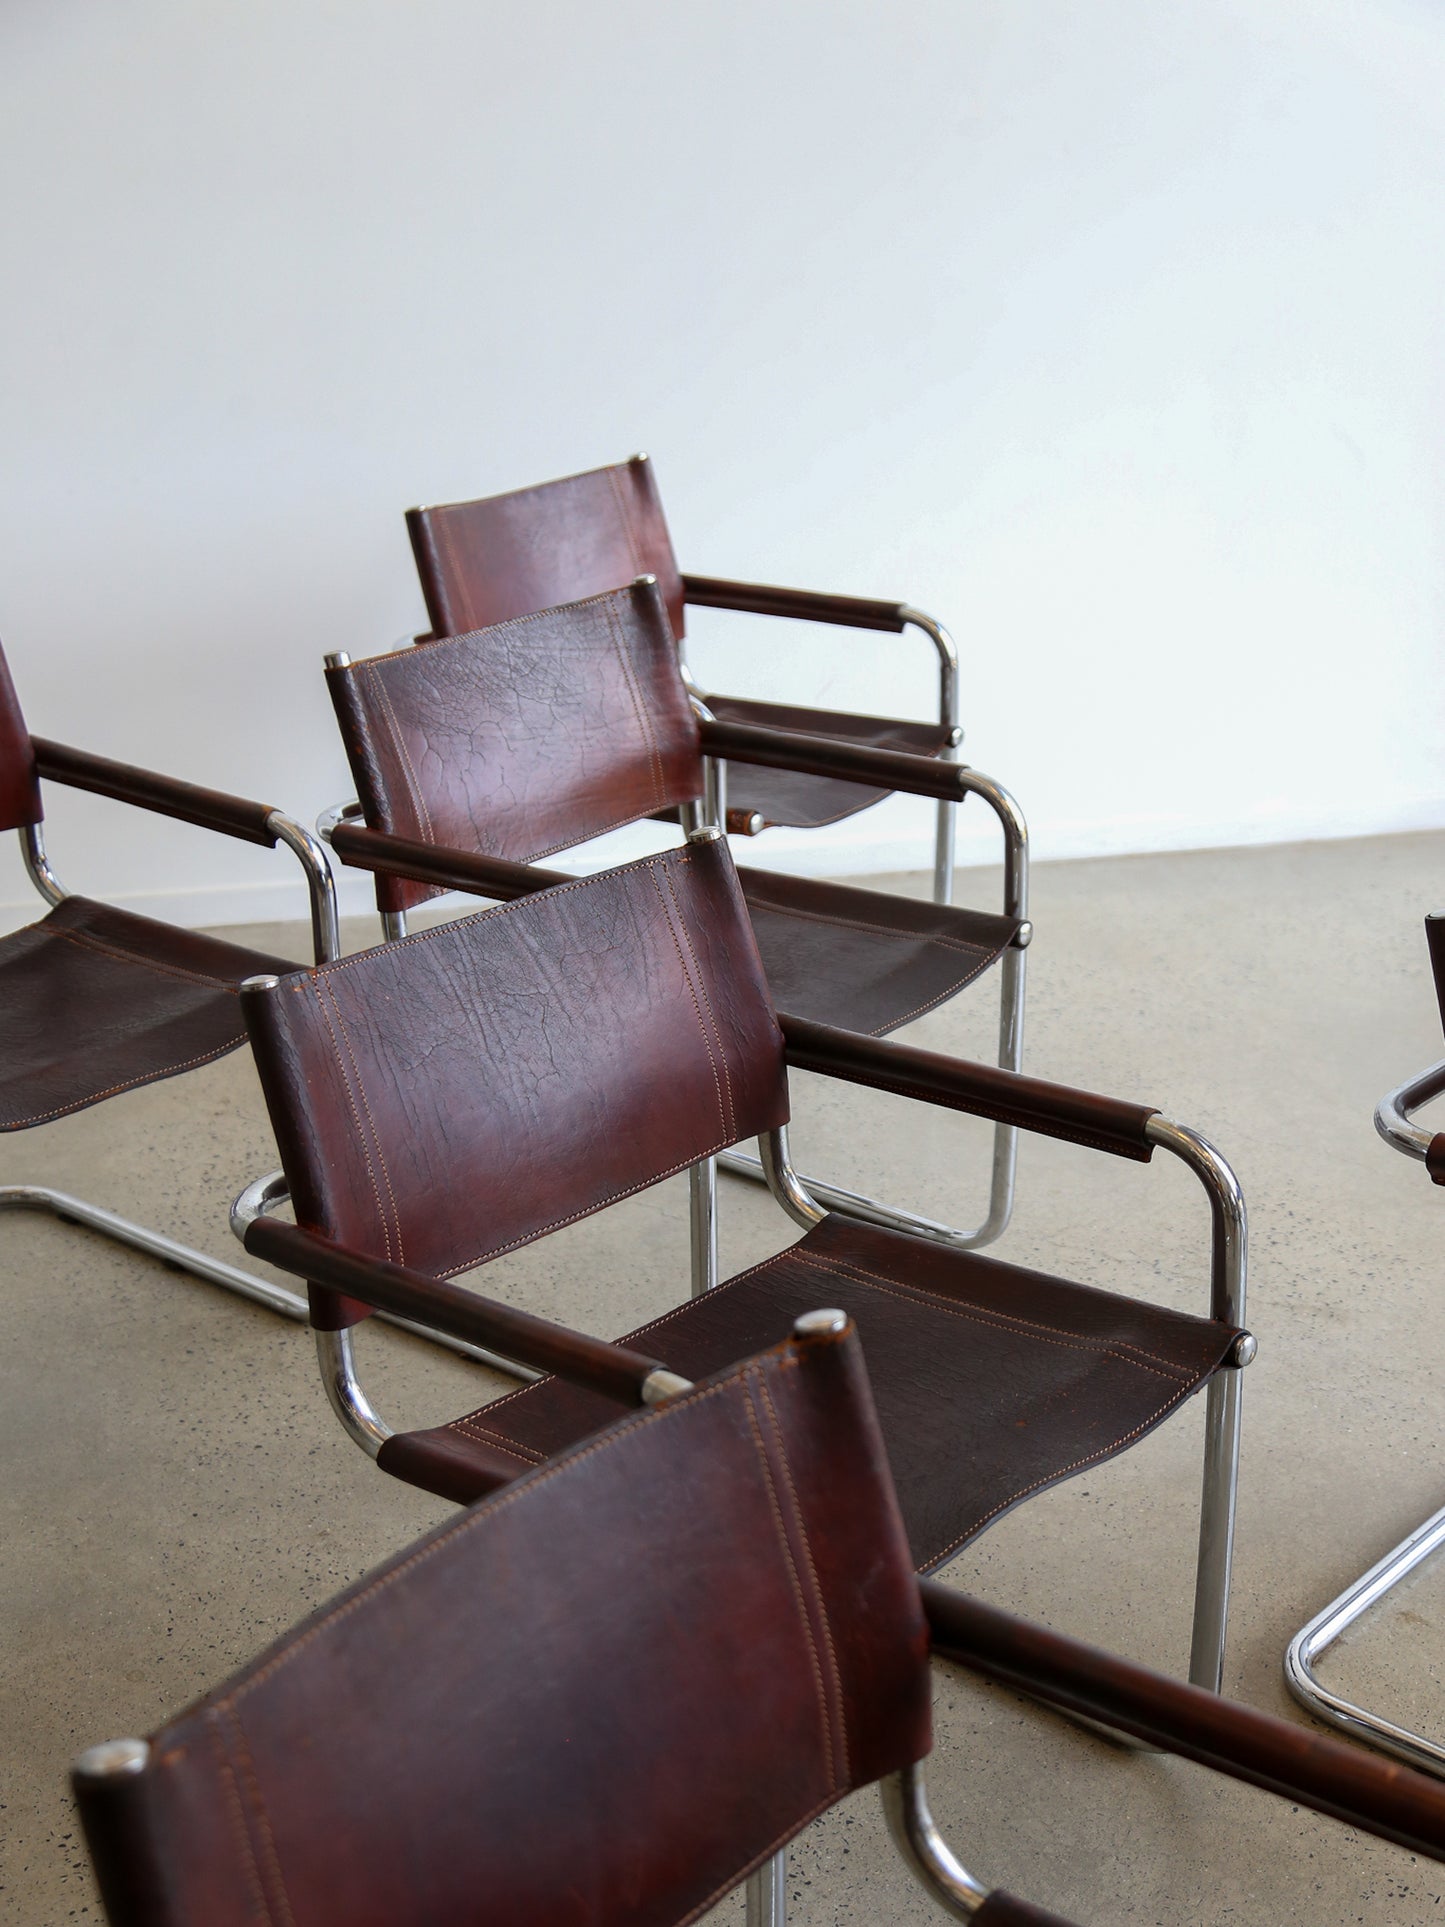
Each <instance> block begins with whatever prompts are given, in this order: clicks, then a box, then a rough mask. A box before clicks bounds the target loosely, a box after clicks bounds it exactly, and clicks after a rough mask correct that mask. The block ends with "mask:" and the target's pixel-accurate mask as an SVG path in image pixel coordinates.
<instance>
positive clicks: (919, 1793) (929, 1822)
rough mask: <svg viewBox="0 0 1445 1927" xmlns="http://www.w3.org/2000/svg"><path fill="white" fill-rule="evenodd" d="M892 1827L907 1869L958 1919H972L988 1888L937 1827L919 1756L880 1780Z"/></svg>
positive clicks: (945, 1909)
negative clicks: (977, 1878)
mask: <svg viewBox="0 0 1445 1927" xmlns="http://www.w3.org/2000/svg"><path fill="white" fill-rule="evenodd" d="M878 1790H879V1793H880V1794H881V1796H882V1799H883V1812H884V1814H885V1816H886V1818H887V1821H888V1831H889V1832H890V1833H891V1834H892V1835H893V1840H894V1843H895V1845H896V1846H897V1848H898V1851H899V1853H900V1854H901V1855H902V1857H903V1859H904V1860H905V1861H906V1862H907V1864H908V1868H909V1871H910V1872H911V1873H912V1874H913V1876H914V1878H915V1879H916V1880H917V1881H918V1882H919V1884H920V1885H921V1886H923V1887H924V1888H926V1889H927V1891H928V1892H929V1893H930V1894H931V1895H932V1896H933V1898H934V1900H936V1901H937V1902H938V1904H939V1906H940V1907H941V1908H942V1909H943V1911H944V1912H945V1913H947V1914H951V1915H952V1916H953V1918H954V1919H955V1920H972V1919H973V1917H974V1915H975V1914H976V1913H977V1912H978V1910H979V1908H980V1907H981V1906H982V1905H983V1903H984V1901H985V1900H986V1899H987V1898H988V1891H987V1889H986V1888H985V1887H983V1886H981V1885H980V1884H979V1882H978V1881H977V1880H975V1879H974V1877H973V1875H972V1874H971V1873H970V1872H969V1871H968V1869H967V1867H965V1866H964V1865H963V1864H962V1862H961V1861H959V1860H958V1859H957V1858H956V1857H955V1855H954V1853H953V1850H952V1848H951V1847H950V1846H949V1844H948V1842H947V1841H946V1840H945V1839H944V1837H943V1835H942V1834H941V1833H940V1832H939V1830H938V1824H937V1822H936V1821H935V1820H934V1818H933V1813H932V1810H931V1809H930V1807H929V1804H928V1790H927V1788H926V1786H925V1785H924V1780H923V1767H922V1764H921V1763H918V1762H916V1763H915V1764H914V1765H912V1766H905V1767H903V1768H902V1769H901V1770H900V1771H899V1772H897V1773H890V1774H888V1776H887V1777H886V1778H885V1779H883V1780H880V1781H879V1783H878Z"/></svg>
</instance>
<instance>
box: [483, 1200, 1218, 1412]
mask: <svg viewBox="0 0 1445 1927" xmlns="http://www.w3.org/2000/svg"><path fill="white" fill-rule="evenodd" d="M678 1168H679V1169H681V1168H682V1167H681V1166H679V1167H678ZM785 1258H788V1259H793V1260H796V1261H798V1262H801V1263H805V1264H809V1265H811V1266H813V1268H814V1269H816V1270H819V1271H833V1272H835V1273H837V1274H839V1275H841V1276H845V1277H851V1279H852V1281H853V1282H854V1283H856V1284H861V1285H864V1286H865V1287H866V1288H867V1289H869V1290H872V1291H882V1292H887V1293H888V1294H889V1295H891V1296H894V1297H898V1298H902V1299H904V1300H905V1301H909V1300H913V1299H916V1298H921V1297H926V1298H927V1299H928V1302H929V1304H930V1305H931V1306H933V1307H934V1308H935V1309H937V1310H939V1311H945V1312H949V1313H951V1314H952V1315H953V1316H954V1317H957V1318H967V1319H969V1320H971V1321H972V1322H973V1323H975V1324H982V1325H988V1324H994V1323H995V1322H996V1324H997V1327H998V1328H1001V1329H1004V1330H1009V1329H1014V1328H1017V1330H1018V1333H1019V1335H1020V1336H1022V1337H1033V1338H1035V1339H1036V1340H1037V1342H1038V1343H1039V1344H1041V1345H1068V1346H1069V1347H1070V1349H1072V1350H1076V1351H1087V1352H1093V1353H1095V1354H1096V1355H1097V1354H1102V1355H1104V1356H1107V1357H1114V1358H1117V1359H1118V1360H1119V1362H1120V1363H1121V1364H1125V1365H1133V1366H1134V1367H1135V1368H1136V1369H1137V1370H1139V1371H1144V1372H1149V1373H1151V1375H1152V1376H1154V1377H1156V1378H1163V1377H1167V1378H1170V1379H1173V1380H1174V1381H1175V1382H1176V1383H1178V1382H1179V1381H1180V1380H1181V1379H1182V1378H1184V1377H1185V1376H1186V1374H1187V1368H1186V1367H1184V1366H1176V1365H1171V1364H1170V1362H1169V1361H1168V1360H1167V1359H1156V1358H1155V1354H1154V1353H1153V1352H1145V1351H1143V1350H1142V1349H1141V1348H1139V1347H1135V1346H1131V1345H1129V1344H1128V1341H1127V1340H1125V1341H1122V1343H1121V1342H1119V1341H1110V1340H1107V1339H1099V1340H1095V1341H1093V1342H1092V1343H1091V1342H1089V1341H1088V1340H1077V1339H1073V1340H1071V1339H1070V1338H1069V1337H1068V1336H1067V1335H1066V1334H1063V1333H1060V1334H1059V1335H1058V1336H1057V1337H1048V1336H1045V1334H1046V1333H1050V1332H1053V1331H1054V1330H1055V1328H1054V1327H1053V1326H1052V1325H1042V1326H1041V1325H1035V1324H1034V1323H1032V1322H1030V1321H1027V1320H1024V1319H1021V1318H1017V1317H1016V1315H1015V1314H1013V1313H1011V1312H986V1311H983V1310H981V1309H978V1308H974V1307H970V1306H965V1305H957V1304H954V1303H953V1302H952V1301H951V1300H949V1299H947V1298H944V1297H942V1296H941V1295H940V1294H939V1293H936V1292H931V1291H928V1290H927V1288H926V1287H921V1286H917V1285H913V1286H908V1287H899V1286H895V1285H890V1284H888V1283H887V1281H886V1280H883V1279H881V1278H877V1277H875V1275H874V1274H873V1273H871V1272H858V1273H852V1272H849V1271H848V1270H847V1269H846V1267H844V1266H843V1265H840V1264H838V1263H836V1262H834V1261H826V1260H823V1259H820V1258H815V1257H813V1256H812V1254H811V1253H809V1254H807V1255H806V1256H804V1255H803V1254H802V1253H801V1252H800V1250H799V1247H798V1246H797V1245H790V1246H789V1247H788V1249H787V1250H786V1251H780V1252H777V1253H775V1254H774V1255H773V1257H771V1258H764V1259H763V1260H762V1262H761V1263H760V1264H756V1265H753V1266H751V1267H750V1268H749V1269H748V1270H747V1271H740V1272H739V1273H738V1274H737V1276H736V1277H735V1278H729V1279H727V1280H726V1281H725V1282H724V1283H723V1284H720V1285H715V1286H714V1287H713V1289H712V1291H710V1292H708V1294H707V1297H708V1299H709V1300H711V1299H713V1298H714V1297H715V1295H716V1294H717V1293H718V1292H726V1291H730V1290H731V1289H732V1288H733V1287H734V1286H735V1285H740V1284H742V1283H743V1282H744V1281H745V1280H747V1279H749V1278H755V1277H757V1276H758V1274H759V1273H761V1272H764V1271H767V1270H768V1269H769V1267H770V1266H772V1265H775V1264H777V1263H778V1262H779V1260H780V1259H785ZM696 1303H697V1301H696V1300H695V1299H689V1300H688V1301H687V1303H686V1304H683V1305H676V1306H674V1307H673V1309H672V1310H671V1311H669V1312H664V1313H663V1315H662V1316H661V1317H660V1318H654V1319H653V1320H652V1322H651V1323H650V1324H647V1325H639V1326H638V1328H637V1330H636V1331H633V1332H629V1333H628V1334H627V1336H628V1338H629V1339H630V1340H635V1339H640V1338H645V1337H647V1336H648V1335H649V1334H650V1333H652V1332H655V1331H658V1330H659V1329H661V1327H662V1326H664V1325H670V1324H671V1323H672V1321H673V1320H674V1319H676V1318H683V1317H686V1316H687V1315H688V1313H690V1312H691V1311H692V1310H693V1309H694V1307H695V1305H696ZM1136 1351H1137V1352H1138V1354H1139V1355H1138V1356H1137V1357H1133V1356H1126V1355H1125V1353H1126V1352H1128V1353H1133V1352H1136ZM1144 1359H1154V1360H1155V1362H1154V1364H1152V1365H1146V1364H1145V1363H1143V1360H1144ZM1160 1368H1162V1369H1160ZM1188 1376H1189V1381H1190V1383H1193V1381H1194V1376H1195V1375H1193V1374H1188ZM531 1390H532V1387H531V1386H529V1385H523V1386H520V1387H519V1388H518V1389H517V1390H516V1391H514V1392H504V1393H503V1394H502V1396H501V1398H499V1399H493V1400H492V1401H491V1403H490V1404H489V1405H487V1406H484V1407H481V1408H480V1409H481V1410H484V1411H496V1410H497V1409H498V1407H499V1406H502V1405H506V1404H509V1403H510V1402H511V1401H512V1400H513V1399H517V1398H522V1397H525V1396H526V1394H527V1393H528V1392H529V1391H531Z"/></svg>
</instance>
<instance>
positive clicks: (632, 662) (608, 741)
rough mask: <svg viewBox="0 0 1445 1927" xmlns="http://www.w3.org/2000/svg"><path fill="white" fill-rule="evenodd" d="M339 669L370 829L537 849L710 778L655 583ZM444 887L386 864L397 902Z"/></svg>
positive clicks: (545, 851) (513, 853) (665, 800)
mask: <svg viewBox="0 0 1445 1927" xmlns="http://www.w3.org/2000/svg"><path fill="white" fill-rule="evenodd" d="M326 673H327V681H328V684H329V686H330V689H331V698H332V701H333V702H334V704H335V705H336V714H337V718H338V720H339V721H340V724H341V733H342V736H343V737H344V739H345V743H346V753H347V756H348V757H349V759H350V762H351V770H352V775H353V776H354V778H355V780H356V793H357V796H358V797H359V798H360V801H361V804H362V808H363V809H364V811H365V814H366V821H367V823H368V824H369V825H370V827H371V828H372V829H376V830H387V831H390V832H392V833H393V834H394V835H397V836H406V837H412V838H414V839H415V840H416V841H418V842H423V843H434V844H436V845H438V846H439V847H444V848H447V849H454V850H467V851H476V852H478V853H480V854H481V855H483V856H500V857H507V858H509V859H510V860H512V861H514V862H522V863H525V862H531V861H534V860H537V859H540V858H543V857H546V856H550V855H551V854H552V853H553V852H554V851H556V850H561V849H565V848H566V847H567V846H568V844H571V843H581V842H583V841H585V840H586V839H587V838H588V837H591V836H599V835H601V834H602V832H603V831H605V830H610V829H616V828H617V827H618V826H619V825H620V824H623V823H632V822H635V821H636V820H637V819H638V818H639V817H643V816H648V815H651V814H653V813H654V812H656V811H658V810H664V809H669V808H671V807H672V806H673V805H674V804H677V803H681V802H687V801H690V800H691V799H693V798H695V797H697V796H698V795H699V793H700V791H701V788H702V759H701V752H700V750H699V748H698V730H697V723H696V721H695V719H694V717H693V713H692V709H691V706H690V705H689V703H688V698H687V691H686V689H685V688H684V686H683V681H682V676H681V674H680V672H679V670H678V666H677V652H676V650H675V648H674V647H673V642H672V637H671V634H670V633H669V630H668V627H667V616H666V612H665V611H664V609H663V606H662V600H661V596H660V594H659V591H658V587H657V585H656V583H649V582H645V581H644V582H637V583H633V584H631V585H629V586H628V587H626V588H622V589H613V590H610V591H608V592H607V593H606V594H604V595H596V596H591V597H589V598H588V599H587V600H586V601H584V602H572V603H567V604H565V605H563V606H562V607H560V608H556V609H546V610H543V611H542V613H540V614H538V615H529V616H522V617H519V618H517V619H516V620H514V621H509V622H503V623H499V624H497V625H496V626H494V627H492V628H487V629H477V630H473V631H472V632H471V633H470V634H467V635H461V636H453V637H450V638H448V639H447V640H444V641H438V642H431V643H428V644H427V646H426V647H425V648H424V649H402V650H398V651H397V652H396V654H394V655H390V656H372V657H370V658H368V659H367V660H366V661H364V662H355V663H347V664H345V665H341V666H338V667H335V668H330V669H328V670H327V672H326ZM430 895H435V892H434V891H433V890H430V889H429V888H428V887H427V886H426V885H424V884H414V883H409V882H407V881H406V880H405V879H404V878H400V877H379V878H378V879H377V902H378V903H379V904H380V906H381V908H382V909H383V910H405V909H409V908H411V906H412V905H413V904H415V903H418V902H421V901H423V900H424V899H425V898H426V897H427V896H430Z"/></svg>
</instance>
